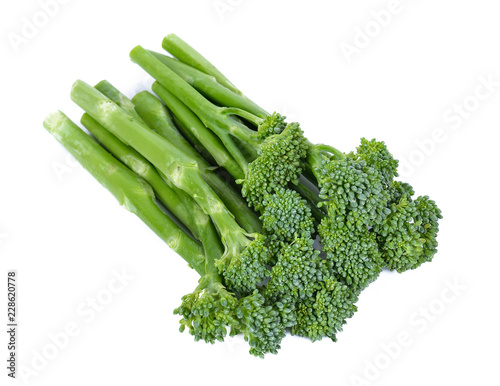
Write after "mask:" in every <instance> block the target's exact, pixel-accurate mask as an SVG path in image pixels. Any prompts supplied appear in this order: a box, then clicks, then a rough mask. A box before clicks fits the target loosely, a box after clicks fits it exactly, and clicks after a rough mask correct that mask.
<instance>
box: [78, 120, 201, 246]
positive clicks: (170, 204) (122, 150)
mask: <svg viewBox="0 0 500 386" xmlns="http://www.w3.org/2000/svg"><path fill="white" fill-rule="evenodd" d="M80 122H81V123H82V125H83V126H85V127H86V128H87V130H88V131H89V132H90V133H91V134H92V135H93V136H94V137H95V138H96V139H97V141H99V142H100V143H101V145H102V146H103V147H105V148H106V149H107V150H108V151H109V152H110V153H111V154H112V155H114V156H115V158H117V159H118V160H120V161H121V162H122V163H123V164H124V165H125V166H127V167H128V168H129V169H130V170H132V171H133V172H134V173H136V174H137V175H138V176H139V177H142V178H144V180H146V182H148V183H149V184H150V185H151V187H152V188H153V190H154V192H155V195H156V197H157V198H158V199H159V200H160V201H161V202H162V203H163V204H164V205H165V207H166V208H167V209H168V210H169V211H170V212H172V214H173V215H174V216H175V217H177V219H178V220H179V221H180V222H181V223H182V224H184V225H185V226H186V228H187V229H189V231H190V232H191V233H192V234H193V235H194V236H195V237H196V238H197V239H198V240H199V234H198V230H197V227H196V225H195V223H194V220H193V218H192V216H190V213H189V210H188V209H189V207H186V205H184V203H183V201H182V200H181V197H179V195H178V189H177V188H175V187H171V186H169V185H168V184H166V183H165V181H164V180H163V178H162V177H161V176H160V174H159V173H158V172H157V171H156V169H155V168H154V166H153V165H151V163H150V162H149V161H148V160H147V159H146V158H144V157H143V156H142V155H140V154H139V153H138V152H137V151H135V150H134V149H132V148H131V147H130V146H127V145H125V144H124V143H123V142H122V141H120V140H119V139H118V138H116V137H115V136H114V135H113V134H111V133H110V132H109V131H108V130H106V129H105V128H104V127H103V126H102V125H101V124H99V122H97V121H96V120H95V119H94V118H92V117H91V116H90V115H88V114H87V113H85V114H83V116H82V119H81V121H80Z"/></svg>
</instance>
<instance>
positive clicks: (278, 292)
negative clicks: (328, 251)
mask: <svg viewBox="0 0 500 386" xmlns="http://www.w3.org/2000/svg"><path fill="white" fill-rule="evenodd" d="M313 242H314V240H312V239H310V238H305V237H301V238H297V239H295V240H294V241H293V242H292V243H290V244H288V243H283V244H282V248H281V250H280V252H279V253H278V258H277V262H276V264H275V265H274V266H273V268H272V271H271V275H270V278H269V282H268V283H267V285H266V289H265V293H266V296H268V297H270V298H274V299H280V298H282V297H283V296H286V295H290V296H291V297H292V298H293V299H295V300H302V299H306V298H309V297H311V296H312V295H313V293H314V290H315V288H316V286H317V283H318V282H319V281H321V280H322V278H323V271H322V267H323V263H322V261H321V258H320V257H319V251H318V250H315V249H314V247H313Z"/></svg>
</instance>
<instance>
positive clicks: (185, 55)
mask: <svg viewBox="0 0 500 386" xmlns="http://www.w3.org/2000/svg"><path fill="white" fill-rule="evenodd" d="M162 47H163V49H164V50H166V51H168V52H170V53H171V54H172V55H173V56H174V57H176V58H177V59H179V60H180V61H182V62H184V63H186V64H188V65H190V66H191V67H194V68H196V69H198V70H200V71H202V72H204V73H205V74H208V75H212V76H213V77H214V78H215V79H216V80H217V82H218V83H219V84H221V85H222V86H224V87H226V88H227V89H229V90H231V91H232V92H234V93H236V94H238V95H242V93H241V91H240V90H238V89H237V88H236V86H234V85H233V84H232V83H231V82H230V81H229V79H227V78H226V77H225V76H224V75H223V74H222V73H221V72H220V71H219V70H218V69H217V68H215V66H214V65H213V64H212V63H210V62H209V61H208V60H207V59H205V58H204V57H203V56H202V55H201V54H200V53H199V52H197V51H196V50H195V49H193V48H192V47H191V46H190V45H189V44H187V43H186V42H185V41H184V40H182V39H181V38H179V37H178V36H177V35H175V34H170V35H167V36H165V38H164V39H163V43H162Z"/></svg>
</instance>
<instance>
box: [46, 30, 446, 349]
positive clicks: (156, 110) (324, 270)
mask: <svg viewBox="0 0 500 386" xmlns="http://www.w3.org/2000/svg"><path fill="white" fill-rule="evenodd" d="M162 46H163V48H164V49H165V50H166V51H168V52H170V53H171V54H172V55H173V57H170V56H167V55H165V54H162V53H158V52H154V51H149V50H146V49H144V48H143V47H141V46H138V47H135V48H134V49H133V50H132V51H131V53H130V57H131V59H132V61H133V62H135V63H137V64H138V65H139V66H141V67H142V68H143V69H144V70H145V71H147V72H148V73H149V74H150V75H151V76H152V77H153V78H154V79H155V80H156V82H155V83H154V84H153V86H152V90H153V91H154V92H155V93H156V96H155V95H153V94H152V93H150V92H148V91H143V92H140V93H138V94H137V95H135V96H134V97H133V98H132V99H131V100H130V99H128V98H127V97H126V96H125V95H123V94H122V93H120V91H118V90H117V89H116V88H114V87H113V86H112V85H111V84H109V83H108V82H106V81H103V82H100V83H99V84H97V85H96V86H95V87H92V86H90V85H88V84H87V83H85V82H82V81H76V82H75V83H74V85H73V87H72V91H71V98H72V100H73V101H74V102H75V103H76V104H77V105H78V106H80V107H81V108H82V109H83V110H84V112H85V113H84V114H83V116H82V118H81V123H82V125H83V126H85V128H86V129H87V130H88V131H89V133H90V134H91V135H88V134H87V133H86V132H84V131H83V130H82V129H80V128H79V127H78V126H77V125H76V124H74V123H73V122H72V121H71V120H70V119H69V118H68V117H67V116H65V115H64V114H63V113H61V112H57V113H54V114H52V115H50V116H49V117H48V118H47V119H46V120H45V122H44V126H45V128H46V129H47V130H48V131H49V132H50V133H51V134H53V135H54V137H55V138H56V139H57V140H58V141H60V142H61V143H62V144H63V145H64V146H65V147H66V148H67V149H68V150H69V152H70V153H71V154H72V155H73V156H74V157H75V158H76V159H77V160H78V161H79V162H80V163H81V164H82V165H83V166H84V167H85V168H86V169H87V170H88V171H89V172H90V173H91V174H92V175H93V176H94V177H95V178H96V179H97V180H98V181H99V182H100V183H101V184H102V185H103V186H104V187H106V188H107V189H108V190H109V191H110V192H111V193H112V194H113V195H114V196H115V197H116V198H117V200H118V201H119V203H120V204H121V205H123V206H124V207H125V208H126V209H128V210H129V211H131V212H133V213H134V214H136V215H137V216H138V217H139V218H140V219H141V220H142V221H143V222H144V223H145V224H146V225H147V226H148V227H149V228H150V229H151V230H153V231H154V232H155V233H156V234H157V235H158V237H160V238H161V239H162V240H164V241H165V243H166V244H167V245H168V246H169V247H170V248H172V249H173V250H174V251H175V252H177V253H178V254H179V255H180V256H181V257H182V258H183V259H184V260H185V261H186V262H187V263H188V265H189V266H190V267H191V268H192V269H194V270H196V272H197V273H198V274H199V277H200V279H199V281H198V284H197V285H196V286H195V288H194V290H193V292H191V293H189V294H187V295H184V296H183V297H182V299H181V304H180V305H179V307H177V308H176V309H175V310H174V313H175V314H176V315H179V317H180V330H181V331H184V330H187V331H188V332H189V333H190V334H191V335H193V336H194V339H195V340H197V341H198V340H202V341H205V342H207V343H215V342H217V341H224V340H225V339H226V337H227V336H235V335H238V334H241V335H242V336H243V337H244V339H245V340H246V341H247V342H248V344H249V346H250V353H251V354H252V355H255V356H259V357H264V356H265V355H266V354H269V353H272V354H275V353H277V352H278V350H279V349H280V346H281V341H282V339H283V338H284V337H285V336H287V334H291V335H298V336H302V337H306V338H309V339H310V340H311V341H313V342H314V341H318V340H321V339H323V338H328V339H331V340H332V341H336V340H337V336H338V334H339V333H340V332H341V331H342V329H343V328H344V325H345V323H346V322H347V320H348V319H349V318H351V317H353V315H354V313H355V312H356V310H357V306H356V303H357V301H358V298H359V296H361V293H362V291H363V290H365V289H366V288H367V287H369V285H370V283H372V282H373V281H374V280H376V279H377V278H378V277H379V275H380V273H381V272H382V270H384V269H388V270H390V271H397V272H400V273H401V272H404V271H407V270H410V269H415V268H417V267H419V266H420V265H422V264H423V263H425V262H429V261H431V260H432V259H433V257H434V255H435V254H436V252H437V234H438V222H439V219H441V217H442V216H441V211H440V210H439V208H438V207H437V205H436V203H435V202H434V201H432V200H431V199H430V198H429V197H428V196H420V197H415V191H414V189H413V188H412V186H410V185H409V184H408V183H406V182H401V181H396V180H395V178H396V177H398V172H397V168H398V161H397V160H396V159H395V158H394V157H393V155H392V154H391V153H390V152H389V150H388V149H387V146H386V144H385V143H384V142H381V141H377V140H375V139H371V140H367V139H365V138H362V139H361V143H360V145H359V146H358V147H357V148H356V149H355V150H354V151H350V152H342V151H340V150H337V149H336V148H334V147H332V146H329V145H326V144H312V143H311V142H310V141H309V140H307V139H306V137H305V136H304V132H303V130H302V129H301V127H300V125H299V123H297V122H287V121H286V118H285V117H284V116H282V115H280V114H279V113H277V112H274V113H272V114H270V113H268V112H267V111H266V110H264V109H263V108H261V107H260V106H258V105H257V104H256V103H254V102H253V101H251V100H250V99H249V98H247V97H246V96H245V95H244V94H243V93H241V91H239V90H238V89H237V88H236V87H235V86H234V85H233V84H232V83H231V82H230V81H229V80H228V79H227V78H226V77H225V76H224V75H223V74H221V73H220V72H219V71H218V70H217V69H216V68H215V67H214V66H213V65H212V64H210V63H209V62H208V60H207V59H205V58H204V57H203V56H201V55H200V54H199V53H198V52H197V51H195V50H194V49H193V48H192V47H190V46H189V45H188V44H187V43H185V42H184V41H182V40H181V39H180V38H178V37H177V36H175V35H168V36H167V37H165V39H164V40H163V44H162ZM165 209H166V210H165ZM171 276H174V275H171ZM367 323H368V322H367Z"/></svg>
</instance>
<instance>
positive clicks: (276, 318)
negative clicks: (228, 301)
mask: <svg viewBox="0 0 500 386" xmlns="http://www.w3.org/2000/svg"><path fill="white" fill-rule="evenodd" d="M235 315H236V318H237V320H238V323H237V324H235V325H234V326H233V328H232V330H231V335H236V334H238V333H242V334H243V336H244V338H245V340H246V341H247V342H248V343H249V344H250V354H252V355H255V356H259V357H261V358H263V357H264V355H265V354H267V353H272V354H276V353H277V352H278V350H279V349H280V343H281V340H282V339H283V338H284V337H285V333H286V329H287V328H289V327H291V326H293V325H294V324H295V323H296V321H295V313H294V303H293V302H292V301H291V300H290V298H289V297H284V298H283V299H282V300H281V301H278V302H274V303H272V304H269V303H268V302H267V301H266V298H265V297H264V296H262V295H261V294H260V293H259V292H258V291H257V290H256V291H254V293H253V294H252V295H250V296H247V297H245V298H242V299H241V300H240V301H239V304H238V307H237V308H236V313H235Z"/></svg>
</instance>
